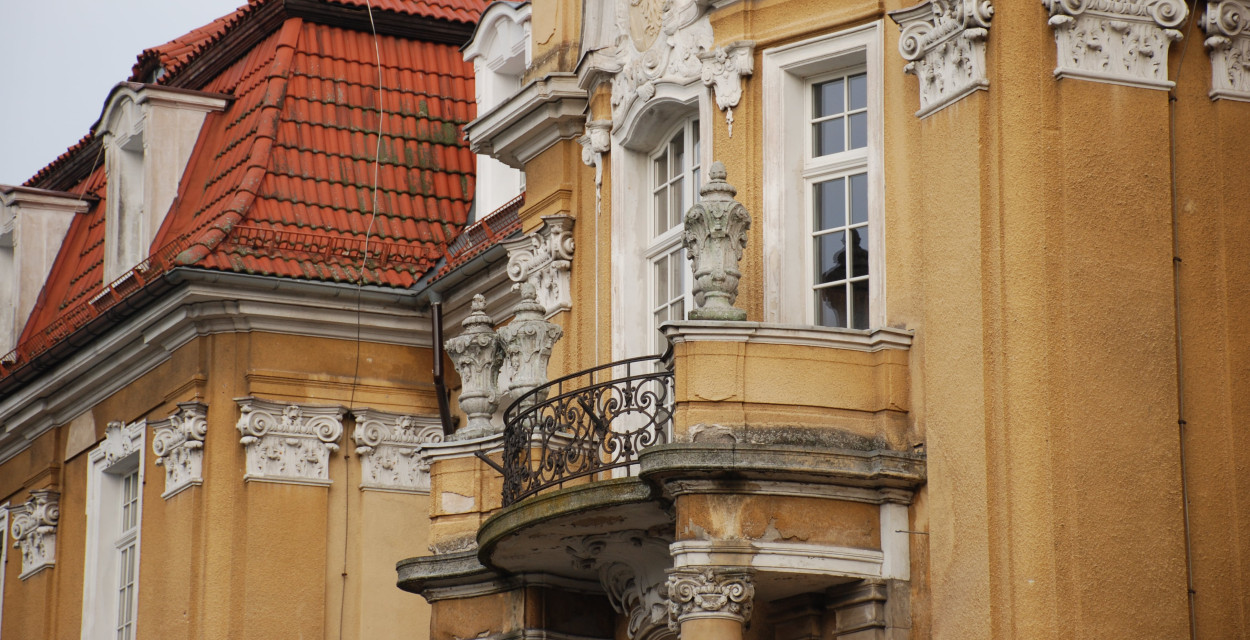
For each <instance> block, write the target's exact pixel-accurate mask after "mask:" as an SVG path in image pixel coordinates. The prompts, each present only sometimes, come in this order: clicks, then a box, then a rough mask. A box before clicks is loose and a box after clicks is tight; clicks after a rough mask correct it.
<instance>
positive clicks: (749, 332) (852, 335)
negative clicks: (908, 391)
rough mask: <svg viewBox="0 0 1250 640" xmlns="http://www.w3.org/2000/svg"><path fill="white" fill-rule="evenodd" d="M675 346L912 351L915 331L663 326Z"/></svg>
mask: <svg viewBox="0 0 1250 640" xmlns="http://www.w3.org/2000/svg"><path fill="white" fill-rule="evenodd" d="M660 329H661V330H662V331H663V332H664V335H666V336H668V339H669V341H670V342H672V343H673V344H681V343H683V342H752V343H759V344H790V345H799V346H806V347H827V348H831V349H848V350H851V351H869V352H872V351H880V350H882V349H909V348H911V340H912V333H913V332H912V331H910V330H906V329H892V328H889V327H885V328H881V329H872V330H869V331H861V330H858V329H837V328H832V327H814V326H805V325H793V324H773V323H765V322H721V321H714V320H689V321H685V322H666V323H664V324H662V325H660Z"/></svg>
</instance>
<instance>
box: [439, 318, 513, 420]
mask: <svg viewBox="0 0 1250 640" xmlns="http://www.w3.org/2000/svg"><path fill="white" fill-rule="evenodd" d="M470 309H471V311H470V313H469V317H467V318H465V319H464V322H461V323H460V324H461V326H462V327H464V331H462V332H461V333H460V335H458V336H456V337H454V338H452V339H450V340H448V341H447V343H446V347H447V354H448V355H449V356H451V362H452V364H453V365H455V366H456V371H457V372H458V373H459V374H460V385H461V386H460V408H461V409H462V410H464V413H465V415H467V416H468V417H469V421H468V424H466V425H465V426H464V428H463V429H460V430H459V431H457V432H456V435H455V437H454V439H456V440H467V439H472V438H480V437H482V436H487V435H491V434H493V433H496V432H498V431H499V429H496V428H495V427H494V426H492V425H491V421H490V418H491V416H492V415H494V413H495V408H496V407H498V406H499V388H498V381H499V367H500V365H501V364H503V348H502V347H501V346H500V344H499V336H498V335H497V334H496V333H495V329H494V326H495V321H494V320H492V319H491V317H490V316H488V315H486V298H484V297H482V295H481V294H478V295H475V296H473V301H472V302H471V303H470Z"/></svg>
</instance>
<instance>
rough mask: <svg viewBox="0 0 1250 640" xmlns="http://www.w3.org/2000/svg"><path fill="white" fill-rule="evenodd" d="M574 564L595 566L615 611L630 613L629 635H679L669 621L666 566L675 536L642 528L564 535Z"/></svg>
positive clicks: (662, 639)
mask: <svg viewBox="0 0 1250 640" xmlns="http://www.w3.org/2000/svg"><path fill="white" fill-rule="evenodd" d="M563 542H564V550H565V551H566V552H567V553H568V554H569V555H570V556H571V557H572V558H573V567H574V568H575V569H580V570H587V569H591V570H597V571H598V572H599V583H600V584H601V585H603V590H604V591H605V592H606V593H607V595H608V601H609V602H611V603H612V608H613V609H615V610H616V612H617V613H620V614H622V615H625V616H628V618H629V624H628V627H627V630H628V632H629V637H630V640H676V637H677V636H676V635H675V634H674V633H673V629H670V628H669V625H668V608H669V605H668V599H667V598H666V597H665V586H664V585H665V578H666V577H665V568H666V567H667V566H668V565H669V564H670V563H671V557H670V556H669V552H668V546H669V543H671V542H672V540H670V539H668V538H665V537H660V536H658V535H655V534H653V533H650V532H647V531H642V530H638V529H631V530H627V531H616V532H613V533H603V534H593V535H588V536H574V537H569V538H565V539H564V540H563Z"/></svg>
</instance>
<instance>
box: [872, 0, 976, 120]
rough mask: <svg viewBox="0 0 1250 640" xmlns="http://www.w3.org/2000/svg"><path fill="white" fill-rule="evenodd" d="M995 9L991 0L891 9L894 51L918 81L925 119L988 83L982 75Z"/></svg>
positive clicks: (934, 0)
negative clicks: (895, 28) (895, 38)
mask: <svg viewBox="0 0 1250 640" xmlns="http://www.w3.org/2000/svg"><path fill="white" fill-rule="evenodd" d="M993 16H994V7H993V5H992V4H990V0H929V1H928V2H924V3H921V4H918V5H916V6H914V7H911V8H910V9H903V10H901V11H894V12H891V13H890V17H891V18H893V19H894V21H895V22H897V23H898V26H899V29H901V30H902V34H901V35H900V36H899V41H898V51H899V53H900V54H902V56H903V59H905V60H907V64H906V65H904V66H903V71H904V72H905V73H910V74H912V75H914V76H916V78H918V79H919V80H920V110H919V111H917V112H916V117H919V118H923V117H925V116H927V115H929V114H931V113H934V112H935V111H938V110H939V109H942V108H943V107H947V106H950V105H951V104H954V103H955V102H957V101H959V100H960V99H962V98H963V97H964V96H967V95H969V94H971V93H972V92H973V91H976V90H978V89H987V88H989V86H990V83H989V80H988V79H987V78H986V75H985V41H986V39H987V38H989V35H990V19H991V18H993Z"/></svg>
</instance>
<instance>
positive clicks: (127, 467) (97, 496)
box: [82, 420, 147, 640]
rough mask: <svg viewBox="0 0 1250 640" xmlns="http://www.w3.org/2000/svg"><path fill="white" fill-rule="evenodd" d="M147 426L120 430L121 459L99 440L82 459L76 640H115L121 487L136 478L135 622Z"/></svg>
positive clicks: (138, 424) (142, 423)
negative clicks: (83, 517)
mask: <svg viewBox="0 0 1250 640" xmlns="http://www.w3.org/2000/svg"><path fill="white" fill-rule="evenodd" d="M146 431H147V422H146V421H144V420H140V421H138V422H132V423H130V424H127V425H125V426H124V427H123V428H122V430H121V438H122V442H124V444H125V446H126V453H125V455H121V456H117V455H115V454H114V455H110V447H112V451H113V452H114V453H115V452H116V445H117V443H115V442H110V441H109V440H107V439H106V440H105V442H103V443H101V444H100V445H99V446H97V447H96V448H95V449H93V450H92V451H91V452H90V453H89V454H88V471H87V509H86V511H87V544H86V557H85V562H84V570H83V574H84V575H83V604H82V640H114V639H115V638H116V637H117V622H118V606H117V604H118V603H117V588H118V577H119V576H118V555H119V548H118V542H119V540H120V539H121V538H122V537H123V536H122V535H121V532H120V531H119V527H120V524H121V509H120V507H121V495H122V481H123V479H124V478H125V477H126V475H128V474H129V473H131V472H134V471H137V472H138V483H139V486H138V489H139V495H138V502H137V508H138V510H139V513H138V521H139V524H138V526H137V527H136V529H135V531H134V532H133V536H134V547H135V585H134V592H135V600H134V607H133V609H132V610H131V615H132V619H135V620H136V621H137V613H138V603H139V586H140V585H139V577H140V570H139V569H140V567H141V561H140V556H141V552H142V549H143V544H142V531H143V487H144V469H143V462H144V459H143V446H144V442H145V437H144V436H145V433H146Z"/></svg>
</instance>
